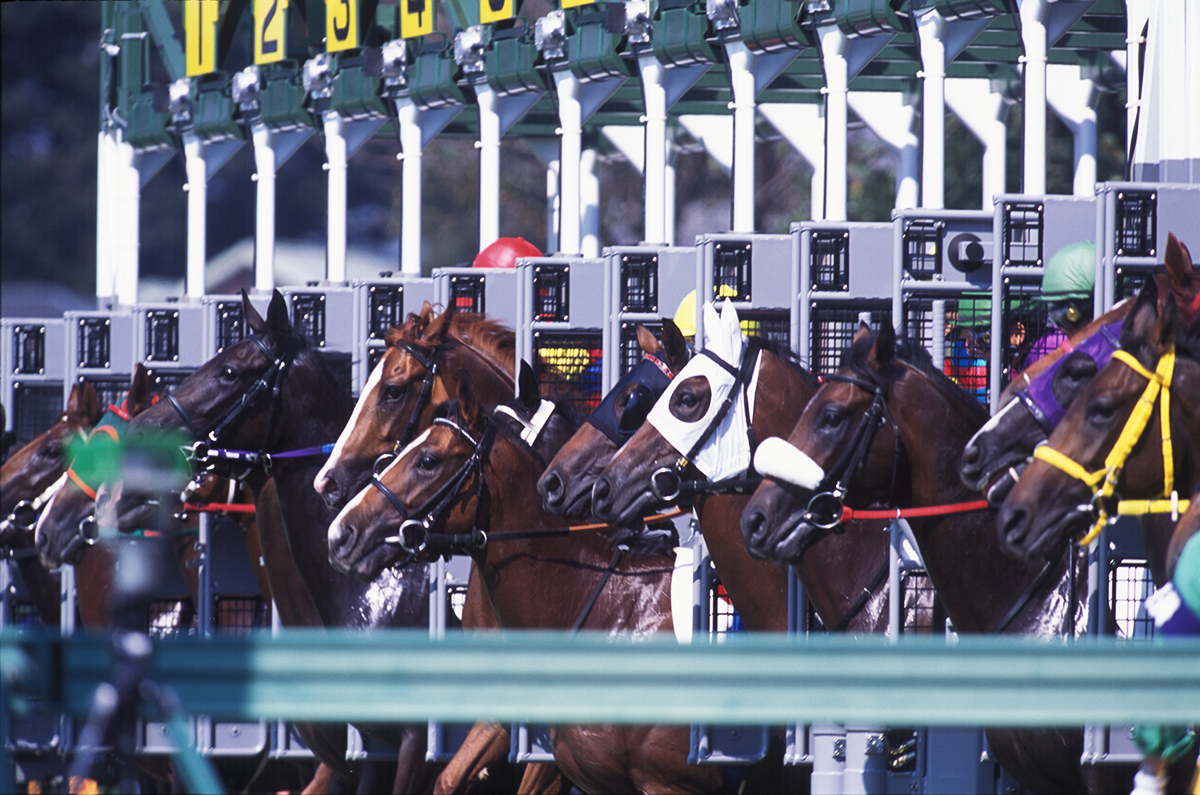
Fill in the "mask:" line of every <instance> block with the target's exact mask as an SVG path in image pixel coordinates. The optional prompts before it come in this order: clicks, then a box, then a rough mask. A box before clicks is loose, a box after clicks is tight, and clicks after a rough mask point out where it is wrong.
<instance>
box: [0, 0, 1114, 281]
mask: <svg viewBox="0 0 1200 795" xmlns="http://www.w3.org/2000/svg"><path fill="white" fill-rule="evenodd" d="M0 26H2V32H3V47H2V50H0V56H2V58H3V92H2V93H0V101H2V102H3V105H2V109H3V122H2V127H0V174H2V175H3V179H2V180H0V184H2V189H3V199H2V205H0V241H2V242H0V246H2V255H0V265H2V278H3V281H5V282H9V281H13V280H30V279H35V280H52V281H57V282H60V283H62V284H65V285H68V286H70V287H71V288H72V289H74V290H75V291H76V292H78V293H80V294H81V295H84V296H88V295H92V294H93V293H94V282H95V272H94V271H95V256H96V232H95V225H96V140H97V132H98V118H99V107H98V104H99V100H98V86H99V50H98V42H99V36H100V4H99V3H97V2H93V1H90V0H89V1H83V2H53V3H51V2H24V3H11V2H9V3H0ZM1123 101H1124V98H1123V97H1122V96H1117V95H1104V96H1102V98H1101V103H1100V107H1099V110H1098V113H1099V118H1100V140H1099V142H1098V151H1099V164H1098V172H1099V179H1100V180H1108V179H1120V178H1122V176H1123V171H1124V141H1125V131H1124V121H1125V114H1124V109H1123V105H1122V103H1123ZM1048 118H1049V142H1048V143H1049V149H1048V162H1049V169H1048V174H1047V187H1048V190H1049V191H1050V192H1052V193H1070V192H1071V180H1072V174H1071V172H1072V140H1071V135H1070V133H1069V131H1067V129H1066V128H1065V127H1064V126H1063V125H1062V124H1061V122H1059V121H1058V120H1057V118H1056V117H1055V116H1054V114H1053V113H1050V114H1048ZM760 129H765V127H760ZM384 130H385V131H390V134H384V133H383V132H381V133H380V134H379V135H377V136H376V137H375V139H373V140H372V141H370V142H368V143H367V144H366V145H365V146H364V147H363V149H362V150H360V151H359V152H358V154H356V155H355V156H354V158H353V159H352V160H351V162H350V169H349V197H350V198H349V208H348V227H349V229H348V232H349V240H350V243H351V244H352V245H357V246H362V247H367V248H370V249H374V250H376V251H379V252H381V253H384V254H386V255H387V256H389V257H392V258H395V259H397V260H398V252H399V242H398V241H399V235H400V233H401V230H400V228H399V225H400V209H401V202H402V198H403V197H402V196H401V192H400V170H399V166H398V163H397V160H396V155H397V153H398V152H399V144H398V142H397V140H396V138H395V132H394V128H393V127H391V126H390V125H388V126H385V128H384ZM1009 133H1010V139H1009V154H1008V172H1009V174H1008V185H1007V189H1008V190H1009V191H1014V192H1015V191H1018V190H1019V187H1020V171H1021V162H1020V136H1021V112H1020V106H1019V105H1014V106H1013V107H1012V108H1011V110H1010V116H1009ZM946 141H947V151H946V206H947V207H948V208H978V206H979V202H980V195H981V190H982V189H981V175H980V158H981V156H982V147H981V146H980V144H979V143H978V142H977V141H976V139H975V138H974V136H972V135H971V134H970V133H969V132H968V131H967V130H966V128H965V127H963V125H962V124H961V123H960V122H959V121H958V120H957V119H956V118H955V117H953V116H952V115H949V116H947V119H946ZM600 152H601V160H600V162H601V165H600V184H601V197H602V199H601V245H602V246H606V245H616V244H630V243H636V242H637V241H639V240H640V239H641V223H642V208H641V203H642V181H641V177H640V175H639V174H638V172H637V171H636V170H635V169H634V168H633V167H632V166H631V165H630V164H629V163H628V162H626V161H625V160H624V159H623V158H622V157H620V155H618V154H617V153H616V152H615V151H614V150H612V149H611V147H609V148H605V147H604V146H603V142H601V149H600ZM757 158H758V163H757V172H758V174H757V185H758V190H757V195H756V202H757V207H756V217H757V219H758V228H759V230H760V231H763V232H774V233H781V232H787V231H788V228H789V225H790V224H791V223H792V222H795V221H801V220H805V219H807V218H808V217H809V213H810V197H809V180H810V177H811V174H812V169H811V167H810V166H809V165H808V164H807V163H806V162H805V161H804V159H803V158H802V157H800V155H799V154H798V153H797V152H796V151H795V150H794V149H792V148H791V147H790V146H788V145H787V144H786V143H785V142H784V141H782V140H780V139H777V138H776V139H774V140H763V141H760V143H759V144H758V147H757ZM323 162H324V153H323V151H322V145H321V143H320V141H319V139H318V138H317V137H316V136H314V137H313V138H312V139H310V140H309V141H308V142H307V143H306V144H305V145H304V146H303V147H302V148H301V150H300V151H299V152H298V153H297V154H296V155H295V156H294V157H293V158H292V159H291V160H290V161H288V162H287V163H286V164H285V165H284V166H283V167H282V168H281V169H280V171H279V177H278V211H277V232H278V235H279V237H280V238H284V239H293V240H309V241H312V242H314V243H317V244H319V243H321V242H322V241H323V240H324V235H325V233H324V228H325V193H326V187H325V172H324V171H322V169H321V164H322V163H323ZM895 162H896V158H895V156H894V155H893V153H892V152H891V150H890V149H888V148H887V147H886V146H885V145H884V144H883V143H882V142H880V141H879V139H878V138H876V137H875V136H874V134H873V133H871V132H870V131H869V130H868V129H867V128H865V126H864V125H862V124H861V123H859V122H855V123H854V124H852V129H851V132H850V175H849V177H850V184H849V194H848V195H849V215H850V219H851V220H862V221H867V220H873V221H882V220H886V219H888V218H889V214H890V212H891V208H892V205H893V200H894V195H895ZM502 164H503V165H502V186H501V190H502V198H501V230H502V234H505V235H520V236H523V237H525V238H526V239H528V240H529V241H531V242H532V243H534V244H535V245H537V246H539V247H540V248H544V247H545V245H546V206H545V184H546V172H545V167H544V166H543V164H542V162H541V160H539V159H538V157H537V156H536V155H535V154H534V152H533V151H532V150H531V149H530V148H529V147H528V146H526V145H525V143H524V142H522V141H520V140H506V141H505V142H504V144H503V148H502ZM676 167H677V175H678V182H677V197H678V200H677V201H678V203H677V216H676V219H677V229H678V230H679V233H678V236H677V240H678V241H679V242H680V243H681V244H687V243H689V242H690V241H691V237H690V235H693V234H695V233H697V232H702V231H722V230H725V229H727V228H728V224H729V197H730V190H731V188H730V180H729V177H728V176H727V175H726V174H724V173H723V172H722V171H721V169H720V168H719V167H718V166H717V164H716V163H715V162H714V161H713V160H712V159H711V158H709V157H708V156H707V155H705V154H704V153H703V152H702V151H700V150H699V149H698V148H697V147H695V146H692V147H685V148H684V149H683V151H682V152H681V154H680V155H679V157H678V159H677V163H676ZM253 172H254V163H253V155H252V152H251V149H250V147H249V146H246V147H243V149H242V150H241V151H240V152H239V153H238V154H237V155H236V156H235V157H234V158H233V160H231V161H230V163H229V164H228V165H226V166H225V167H224V168H223V169H222V170H221V171H220V172H218V173H217V174H216V175H215V176H214V177H213V178H212V179H211V180H210V183H209V224H208V241H207V243H208V252H209V256H210V257H211V256H214V255H216V254H219V253H220V252H221V251H223V250H224V249H226V248H228V247H229V246H231V245H233V244H234V243H236V242H238V241H240V240H243V239H245V238H247V237H249V236H251V235H252V234H253V225H254V183H253V182H252V181H251V179H250V175H251V174H252V173H253ZM478 177H479V174H478V155H477V153H476V151H475V149H474V142H473V141H470V140H463V139H461V138H460V139H455V138H450V137H447V136H441V137H439V138H437V139H435V140H434V142H433V143H432V144H431V145H430V146H429V147H428V148H427V149H426V151H425V156H424V177H423V180H424V188H423V190H424V212H423V221H422V223H423V233H424V237H423V239H424V245H425V250H424V254H423V260H424V263H425V266H426V267H427V268H431V267H439V266H445V265H455V264H459V263H463V262H469V261H470V260H471V259H472V258H473V257H474V255H475V253H476V250H477V247H478V241H477V235H476V233H475V231H474V230H475V229H476V228H477V225H478V193H477V185H478ZM183 183H184V169H183V162H182V157H181V156H176V157H175V158H174V159H173V160H172V161H171V162H170V163H169V164H168V165H167V166H166V167H165V168H164V169H163V170H162V171H161V172H160V173H159V174H158V175H157V176H156V177H155V178H154V179H153V180H151V181H150V182H149V183H148V184H147V185H146V186H145V188H144V189H143V191H142V217H141V254H140V257H141V273H142V275H143V276H149V275H160V276H173V277H178V278H182V275H183V273H184V271H185V250H184V241H185V221H186V207H185V205H186V197H185V194H184V192H183V190H182V186H183Z"/></svg>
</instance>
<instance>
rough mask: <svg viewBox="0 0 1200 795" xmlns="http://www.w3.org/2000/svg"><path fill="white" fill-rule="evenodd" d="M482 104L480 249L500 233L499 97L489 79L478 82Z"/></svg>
mask: <svg viewBox="0 0 1200 795" xmlns="http://www.w3.org/2000/svg"><path fill="white" fill-rule="evenodd" d="M475 96H476V98H477V100H478V107H479V141H478V142H477V143H476V144H475V146H476V147H478V149H479V250H480V251H483V250H484V249H485V248H487V247H488V246H490V245H491V244H492V243H494V242H495V241H496V240H497V239H499V237H500V109H499V97H497V96H496V92H495V91H494V90H493V89H492V87H491V86H489V85H488V84H487V82H486V81H480V82H479V83H477V84H476V85H475Z"/></svg>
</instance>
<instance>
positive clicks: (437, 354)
mask: <svg viewBox="0 0 1200 795" xmlns="http://www.w3.org/2000/svg"><path fill="white" fill-rule="evenodd" d="M392 344H393V345H395V346H396V347H397V348H399V349H400V350H402V351H404V352H405V353H407V354H408V355H409V356H411V357H413V358H414V359H416V361H417V364H419V365H421V366H422V367H424V368H425V379H424V380H423V381H422V382H421V391H420V392H419V393H417V403H416V405H415V406H413V412H412V416H411V417H409V418H408V424H407V425H405V426H404V432H403V433H401V434H400V438H399V440H397V442H396V446H395V448H394V449H393V451H392V455H395V454H396V453H398V452H400V451H401V450H403V449H404V448H405V447H407V446H408V443H409V442H411V441H412V440H413V436H415V435H416V431H417V423H419V422H420V421H421V414H422V412H424V411H425V409H426V408H427V407H428V406H429V400H430V397H431V395H432V394H433V382H434V381H436V380H437V377H438V370H439V359H441V354H442V349H441V347H440V346H439V347H437V348H434V349H433V356H432V357H431V358H426V357H425V356H424V354H422V353H421V352H420V351H418V350H417V349H416V348H414V347H413V346H411V345H409V344H408V343H407V342H405V341H403V340H396V341H395V342H393V343H392Z"/></svg>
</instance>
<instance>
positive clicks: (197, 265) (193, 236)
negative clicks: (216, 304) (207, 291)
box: [183, 132, 208, 298]
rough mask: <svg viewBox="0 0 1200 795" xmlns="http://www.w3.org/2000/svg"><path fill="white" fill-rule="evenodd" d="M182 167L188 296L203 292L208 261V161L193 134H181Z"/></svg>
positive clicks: (202, 143)
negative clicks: (184, 197)
mask: <svg viewBox="0 0 1200 795" xmlns="http://www.w3.org/2000/svg"><path fill="white" fill-rule="evenodd" d="M183 157H184V167H185V169H186V171H187V184H186V185H184V190H186V191H187V195H188V198H187V287H186V293H187V295H188V296H189V297H191V298H199V297H200V296H202V295H204V265H205V263H206V261H207V259H206V257H207V250H206V247H205V246H206V243H205V234H206V230H207V228H208V217H207V216H208V162H207V161H206V159H205V151H204V142H203V141H201V140H200V139H199V138H198V137H197V136H196V134H195V133H192V132H186V133H184V135H183Z"/></svg>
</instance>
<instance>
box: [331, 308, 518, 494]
mask: <svg viewBox="0 0 1200 795" xmlns="http://www.w3.org/2000/svg"><path fill="white" fill-rule="evenodd" d="M386 339H387V345H388V347H387V351H386V353H385V354H384V355H383V357H382V358H381V359H380V360H379V363H378V364H376V365H375V369H374V370H372V371H371V376H370V378H369V380H368V381H367V384H366V386H364V387H363V390H362V393H361V394H360V395H359V398H358V404H357V405H356V406H355V407H354V413H353V414H352V415H351V417H350V421H349V422H348V423H347V424H346V427H345V428H344V429H343V430H342V433H341V435H340V436H339V437H338V440H337V443H336V444H335V445H334V449H333V453H332V454H331V455H330V456H329V459H328V461H326V463H325V465H324V466H323V467H322V468H321V470H320V471H319V472H318V473H317V475H316V478H315V479H314V480H313V488H315V489H316V490H317V493H318V494H320V495H321V497H322V498H323V499H324V500H325V502H326V504H327V505H329V506H330V507H331V508H333V509H335V510H336V509H337V508H340V507H341V506H343V505H344V504H345V503H346V500H348V499H349V498H351V497H353V496H354V495H355V494H357V493H358V492H359V491H360V490H361V489H362V488H363V487H364V486H365V485H366V484H367V483H368V482H369V481H370V478H371V474H372V471H373V469H374V466H375V463H376V461H377V460H378V459H379V458H380V456H386V455H389V454H395V453H396V452H397V451H398V450H400V449H402V448H403V447H404V446H405V445H406V444H408V442H409V441H411V440H412V438H413V437H414V436H415V435H416V433H417V432H418V431H419V430H422V429H424V428H426V427H428V426H429V422H430V420H431V418H432V416H433V410H434V408H435V407H436V406H438V405H439V404H440V403H442V402H444V401H446V400H448V399H449V398H451V397H453V395H454V390H455V381H456V379H457V378H458V373H459V372H460V371H463V370H466V371H467V372H470V373H471V374H472V375H473V376H474V378H475V379H476V383H477V384H478V391H479V393H480V394H481V395H482V396H483V397H484V400H485V402H487V403H488V404H489V405H491V406H497V405H500V404H501V403H503V402H505V401H507V400H508V399H509V398H511V397H512V394H513V376H512V370H513V363H514V361H513V356H514V350H515V347H514V346H515V342H514V341H515V335H514V334H513V332H512V330H511V329H506V328H504V327H503V326H501V325H500V324H498V323H496V322H495V321H494V320H491V319H489V318H487V317H486V316H485V315H478V314H472V313H459V314H456V313H455V312H454V311H453V309H448V310H446V311H445V312H443V313H441V314H440V315H436V316H435V315H434V311H433V307H432V306H430V304H429V303H428V302H426V303H425V305H424V306H423V307H422V310H421V312H420V314H410V315H409V316H408V319H407V320H406V321H405V323H404V325H403V326H401V327H399V328H395V329H391V330H390V331H389V332H388V334H387V338H386Z"/></svg>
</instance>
